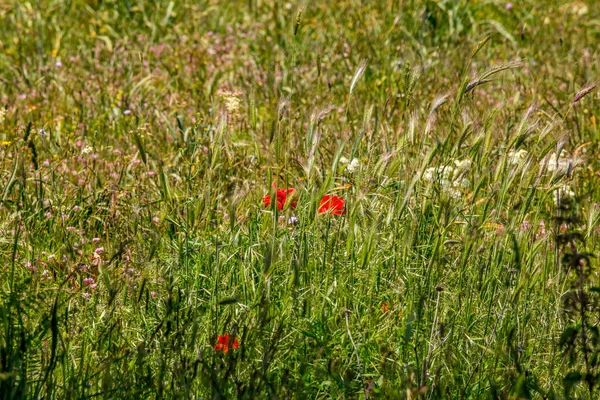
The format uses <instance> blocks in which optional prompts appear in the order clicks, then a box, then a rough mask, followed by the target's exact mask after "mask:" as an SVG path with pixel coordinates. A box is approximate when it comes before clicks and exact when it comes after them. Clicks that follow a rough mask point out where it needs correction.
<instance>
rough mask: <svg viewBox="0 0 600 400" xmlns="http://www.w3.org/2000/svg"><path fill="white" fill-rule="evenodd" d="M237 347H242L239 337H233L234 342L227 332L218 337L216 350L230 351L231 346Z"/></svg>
mask: <svg viewBox="0 0 600 400" xmlns="http://www.w3.org/2000/svg"><path fill="white" fill-rule="evenodd" d="M230 345H231V347H233V348H234V349H237V348H238V347H240V343H239V342H238V339H237V338H234V339H233V343H231V341H230V340H229V334H227V333H226V334H225V335H223V336H219V337H217V344H216V345H215V351H222V352H223V353H227V352H228V351H229V346H230Z"/></svg>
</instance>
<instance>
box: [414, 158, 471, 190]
mask: <svg viewBox="0 0 600 400" xmlns="http://www.w3.org/2000/svg"><path fill="white" fill-rule="evenodd" d="M454 165H455V167H452V166H450V165H442V166H439V167H431V168H427V169H426V170H425V172H424V174H423V180H424V181H425V182H430V183H433V182H438V183H439V185H440V187H441V189H442V190H443V191H444V192H446V193H447V194H448V195H449V196H450V197H452V198H459V197H461V195H462V190H461V189H464V188H468V187H469V185H470V181H469V179H467V177H466V176H465V175H466V173H467V172H468V170H469V169H470V167H471V160H469V159H465V160H456V161H454Z"/></svg>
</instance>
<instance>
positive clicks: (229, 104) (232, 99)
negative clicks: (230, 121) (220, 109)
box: [217, 90, 242, 114]
mask: <svg viewBox="0 0 600 400" xmlns="http://www.w3.org/2000/svg"><path fill="white" fill-rule="evenodd" d="M217 95H218V96H220V97H221V98H222V99H223V100H224V101H225V108H226V109H227V112H228V113H229V114H234V113H235V112H236V111H237V110H238V109H239V108H240V105H241V104H242V100H241V99H240V98H239V92H237V91H233V92H231V91H228V90H222V91H220V92H218V93H217Z"/></svg>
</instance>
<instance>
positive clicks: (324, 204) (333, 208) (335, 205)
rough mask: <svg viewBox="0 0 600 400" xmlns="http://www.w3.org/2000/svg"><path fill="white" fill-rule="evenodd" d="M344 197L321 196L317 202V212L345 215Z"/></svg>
mask: <svg viewBox="0 0 600 400" xmlns="http://www.w3.org/2000/svg"><path fill="white" fill-rule="evenodd" d="M344 202H345V201H344V198H343V197H339V196H323V198H322V199H321V204H319V214H325V213H331V214H333V215H345V214H346V210H345V208H344Z"/></svg>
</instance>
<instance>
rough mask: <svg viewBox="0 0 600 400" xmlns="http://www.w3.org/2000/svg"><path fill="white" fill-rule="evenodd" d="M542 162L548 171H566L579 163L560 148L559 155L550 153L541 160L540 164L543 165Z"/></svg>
mask: <svg viewBox="0 0 600 400" xmlns="http://www.w3.org/2000/svg"><path fill="white" fill-rule="evenodd" d="M544 164H545V165H546V170H547V171H548V172H562V173H566V172H567V171H568V170H569V169H571V170H572V169H573V168H575V166H577V164H579V161H578V160H575V159H574V158H572V157H569V154H568V153H567V152H566V151H565V150H562V151H561V152H560V155H557V154H556V153H552V154H550V155H549V156H548V157H546V158H545V159H544V160H542V161H541V165H542V166H543V165H544Z"/></svg>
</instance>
